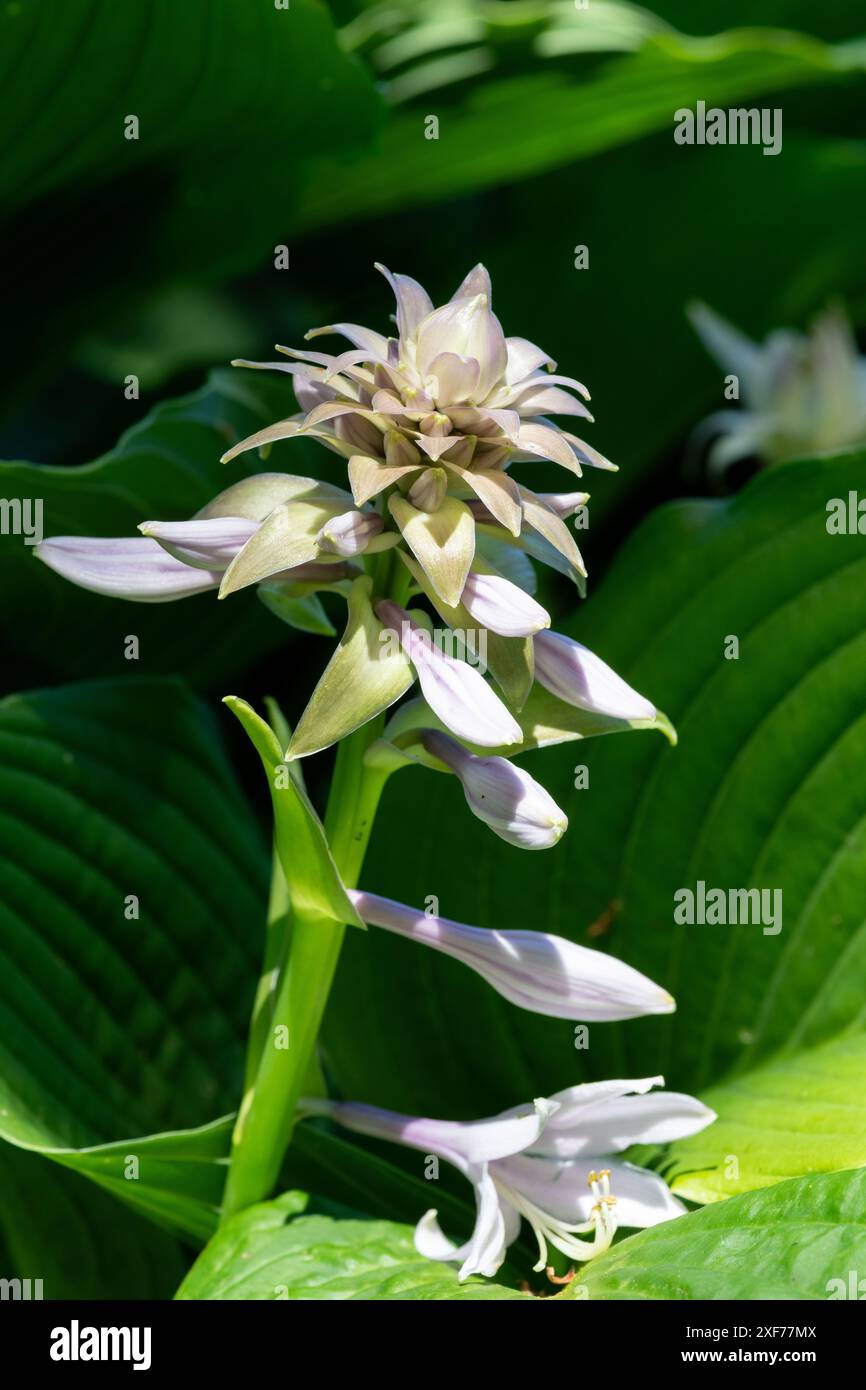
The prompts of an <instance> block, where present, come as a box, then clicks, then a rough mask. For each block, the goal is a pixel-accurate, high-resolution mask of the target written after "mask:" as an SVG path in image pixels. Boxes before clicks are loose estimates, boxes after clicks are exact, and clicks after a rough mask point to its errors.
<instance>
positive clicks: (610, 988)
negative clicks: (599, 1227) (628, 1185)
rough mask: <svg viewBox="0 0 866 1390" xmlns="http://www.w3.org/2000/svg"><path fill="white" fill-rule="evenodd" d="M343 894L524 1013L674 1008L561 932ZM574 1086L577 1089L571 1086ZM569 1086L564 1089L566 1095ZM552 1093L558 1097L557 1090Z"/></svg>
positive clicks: (614, 1015) (628, 970)
mask: <svg viewBox="0 0 866 1390" xmlns="http://www.w3.org/2000/svg"><path fill="white" fill-rule="evenodd" d="M349 897H350V898H351V899H352V901H353V903H354V905H355V907H356V908H357V909H358V913H359V915H360V916H361V917H362V918H363V919H364V921H365V922H368V923H369V924H370V925H372V926H376V927H381V928H382V929H383V930H384V931H391V932H394V933H395V934H396V935H398V936H406V937H408V938H409V939H410V940H412V941H417V942H420V943H421V944H423V945H425V946H430V947H431V948H432V949H433V950H434V951H441V952H442V953H443V954H444V955H447V956H451V957H453V958H454V959H455V960H459V961H462V962H463V964H464V965H468V966H469V968H470V969H471V970H475V971H476V972H477V973H478V974H479V975H481V976H482V978H483V979H485V980H486V981H487V983H488V984H489V985H491V986H492V987H493V988H494V989H495V990H496V991H497V993H499V994H501V995H502V996H503V997H504V998H505V999H508V1000H510V1001H511V1003H512V1004H517V1005H518V1006H519V1007H520V1008H522V1009H527V1010H528V1011H529V1012H530V1013H536V1014H544V1015H546V1016H547V1017H548V1018H568V1019H575V1020H581V1021H583V1022H588V1023H592V1022H604V1021H610V1020H616V1019H625V1018H640V1017H642V1016H643V1015H645V1014H660V1013H670V1012H671V1011H672V1010H673V1008H674V1001H673V999H672V998H671V996H670V995H669V994H668V993H667V992H666V991H665V990H663V989H661V988H660V987H659V986H658V985H656V984H654V983H653V981H652V980H649V979H647V977H646V976H645V975H641V974H640V973H639V972H638V971H637V970H633V969H632V967H631V966H630V965H626V964H625V963H624V962H623V961H620V960H617V959H616V958H615V957H614V956H608V955H606V954H605V953H604V952H603V951H593V950H591V949H590V948H589V947H588V946H579V945H577V943H576V942H573V941H567V940H566V939H565V938H564V937H560V936H549V935H548V934H547V933H545V932H536V931H491V930H488V929H485V928H483V927H470V926H466V925H465V924H464V923H462V922H452V921H449V920H448V919H447V918H445V917H430V916H428V915H427V914H426V913H425V912H419V911H417V910H416V909H415V908H412V907H407V906H405V905H404V904H403V903H398V902H393V901H392V900H391V899H389V898H381V897H379V896H378V895H377V894H375V893H356V892H350V894H349ZM624 1084H626V1085H628V1084H629V1083H624ZM576 1089H580V1088H572V1091H573V1090H576ZM572 1091H569V1092H565V1093H564V1094H565V1095H566V1096H567V1097H571V1096H572ZM552 1099H553V1100H554V1101H556V1102H557V1104H559V1101H560V1097H559V1096H553V1097H552ZM572 1103H573V1104H576V1102H574V1101H573V1100H572ZM586 1104H587V1106H588V1105H589V1101H587V1102H586ZM607 1152H611V1150H607Z"/></svg>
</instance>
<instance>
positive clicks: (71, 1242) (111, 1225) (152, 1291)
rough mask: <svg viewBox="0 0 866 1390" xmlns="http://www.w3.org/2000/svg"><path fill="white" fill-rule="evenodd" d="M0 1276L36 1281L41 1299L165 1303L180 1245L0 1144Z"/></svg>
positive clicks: (83, 1185) (180, 1265)
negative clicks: (0, 1247) (156, 1300)
mask: <svg viewBox="0 0 866 1390" xmlns="http://www.w3.org/2000/svg"><path fill="white" fill-rule="evenodd" d="M0 1234H2V1237H3V1244H4V1246H5V1249H4V1250H3V1256H4V1258H3V1261H2V1263H3V1274H4V1277H7V1278H15V1277H17V1278H19V1279H31V1280H32V1279H41V1280H42V1285H43V1287H42V1294H43V1297H44V1298H46V1299H58V1298H74V1299H82V1298H87V1299H89V1298H103V1299H104V1298H114V1299H151V1298H160V1299H161V1298H170V1297H171V1295H172V1294H173V1292H174V1290H175V1289H176V1288H177V1284H178V1281H179V1279H180V1278H181V1277H182V1275H183V1272H184V1270H185V1268H186V1264H187V1261H186V1260H185V1259H184V1257H183V1254H182V1252H181V1250H180V1248H179V1247H178V1245H177V1243H176V1242H175V1241H173V1240H172V1239H171V1237H170V1236H168V1235H166V1234H165V1233H164V1232H163V1231H159V1230H157V1229H156V1228H155V1227H154V1226H152V1225H150V1224H149V1223H148V1222H147V1221H143V1220H142V1219H141V1218H140V1217H138V1216H136V1215H135V1213H134V1212H131V1211H127V1210H124V1208H122V1207H120V1206H118V1204H117V1202H115V1201H114V1200H113V1198H111V1197H109V1196H107V1195H105V1194H104V1193H101V1192H97V1191H96V1190H95V1189H94V1187H93V1186H92V1184H89V1183H87V1182H86V1181H85V1180H84V1179H83V1178H81V1177H79V1176H77V1175H76V1174H75V1173H71V1172H67V1171H65V1170H64V1169H62V1168H60V1167H58V1165H57V1164H55V1163H49V1162H48V1160H47V1159H44V1158H40V1157H39V1155H38V1154H34V1153H23V1152H22V1151H21V1150H19V1149H15V1148H13V1147H12V1145H11V1144H0Z"/></svg>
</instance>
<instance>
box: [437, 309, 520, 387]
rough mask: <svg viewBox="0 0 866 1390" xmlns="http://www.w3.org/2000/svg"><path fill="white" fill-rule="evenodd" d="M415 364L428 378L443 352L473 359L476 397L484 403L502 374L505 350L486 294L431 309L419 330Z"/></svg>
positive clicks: (505, 355)
mask: <svg viewBox="0 0 866 1390" xmlns="http://www.w3.org/2000/svg"><path fill="white" fill-rule="evenodd" d="M417 341H418V347H417V353H416V362H417V366H418V370H419V371H420V372H421V374H422V376H425V377H426V376H427V375H428V374H429V372H430V370H431V366H432V363H433V361H434V359H435V358H437V357H438V356H439V354H440V353H443V352H453V353H456V354H457V355H458V356H459V357H474V359H475V361H476V362H477V363H478V367H479V379H478V388H477V389H478V396H479V399H481V400H483V399H484V397H485V396H486V395H488V393H489V392H490V391H491V390H492V388H493V387H494V386H495V385H496V383H497V382H498V381H499V379H500V378H501V377H502V376H503V375H504V372H505V367H506V365H507V362H508V349H507V348H506V346H505V335H504V333H503V332H502V326H501V324H500V322H499V320H498V318H497V317H496V315H495V314H494V313H493V311H492V310H491V308H490V301H489V299H488V296H487V295H486V294H475V295H471V296H467V297H466V298H462V299H454V300H451V302H450V303H448V304H445V305H443V307H442V308H441V309H434V310H433V312H432V313H431V314H428V315H427V317H426V318H425V319H424V321H423V322H422V323H421V324H420V326H419V328H418V340H417Z"/></svg>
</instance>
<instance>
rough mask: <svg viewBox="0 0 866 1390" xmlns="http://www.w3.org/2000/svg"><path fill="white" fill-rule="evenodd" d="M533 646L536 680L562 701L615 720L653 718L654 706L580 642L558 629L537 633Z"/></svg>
mask: <svg viewBox="0 0 866 1390" xmlns="http://www.w3.org/2000/svg"><path fill="white" fill-rule="evenodd" d="M533 645H534V647H535V676H536V680H537V681H538V682H539V683H540V684H541V685H543V686H544V688H545V690H549V691H550V692H551V694H552V695H556V696H557V697H558V698H559V699H560V700H564V701H565V702H566V704H569V705H575V706H577V708H578V709H585V710H589V711H590V712H591V713H593V714H608V715H611V716H612V717H613V718H616V719H629V720H631V719H641V720H643V719H648V720H653V719H655V717H656V708H655V705H653V704H651V703H650V701H649V700H647V699H645V698H644V696H643V695H639V694H638V692H637V691H636V690H633V689H632V688H631V686H630V685H626V683H625V681H624V680H623V679H622V678H621V677H620V676H618V675H617V674H616V671H614V670H613V669H612V668H611V667H610V666H608V665H607V663H606V662H604V661H602V659H601V657H599V656H596V655H595V652H591V651H590V650H589V648H588V647H584V646H582V645H581V644H580V642H575V641H574V640H573V639H572V638H571V637H566V636H565V635H564V634H563V633H561V632H539V633H536V635H535V637H534V639H533Z"/></svg>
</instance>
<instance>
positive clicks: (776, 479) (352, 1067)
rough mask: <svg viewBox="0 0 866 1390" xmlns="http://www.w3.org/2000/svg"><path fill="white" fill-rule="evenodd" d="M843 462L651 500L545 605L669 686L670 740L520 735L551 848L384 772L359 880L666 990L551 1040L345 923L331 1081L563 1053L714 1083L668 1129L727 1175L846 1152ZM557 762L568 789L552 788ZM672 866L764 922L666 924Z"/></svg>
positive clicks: (849, 1036) (831, 1158)
mask: <svg viewBox="0 0 866 1390" xmlns="http://www.w3.org/2000/svg"><path fill="white" fill-rule="evenodd" d="M864 462H866V460H864V456H863V455H862V454H852V455H846V456H835V457H832V456H831V457H826V458H823V459H817V460H814V461H803V462H799V463H795V464H790V465H787V466H785V467H783V468H779V469H776V470H772V471H769V472H767V473H764V474H763V475H761V476H759V477H758V478H756V479H755V480H754V481H753V482H752V483H751V484H750V485H749V486H748V487H747V488H745V489H744V490H743V492H741V493H740V494H739V495H738V496H736V497H734V498H732V499H731V500H729V501H725V502H686V503H682V504H678V505H671V506H668V507H665V508H663V509H661V510H659V511H658V512H656V513H654V514H653V515H652V516H651V517H650V518H649V519H648V520H647V521H646V522H645V523H644V524H643V526H641V527H640V528H639V530H638V531H637V532H636V533H635V534H634V536H633V537H632V538H631V539H630V541H629V543H628V544H627V546H626V547H625V549H624V550H623V552H622V553H621V555H620V557H619V559H618V561H617V562H616V563H615V565H614V566H613V568H612V570H611V571H610V573H609V574H608V576H607V577H606V579H605V582H604V584H603V586H602V587H601V589H600V591H599V593H598V594H597V595H596V596H595V597H594V598H593V599H591V600H590V601H589V603H588V605H587V607H586V609H585V611H584V612H583V613H582V614H581V615H580V617H579V618H578V619H577V620H576V621H575V622H574V623H573V625H572V631H573V633H574V635H576V636H578V637H579V638H580V640H582V641H585V642H586V643H587V644H588V645H589V646H590V647H592V648H593V649H594V650H596V651H598V652H599V653H600V654H601V655H603V656H604V657H605V659H607V660H609V661H610V662H611V664H612V665H613V666H614V667H615V669H617V670H618V671H620V672H621V673H622V674H623V675H624V676H625V677H626V679H628V680H629V682H630V683H632V684H633V685H635V686H636V687H637V688H638V689H639V690H641V691H642V692H644V693H645V694H647V695H649V696H650V697H651V698H653V699H656V700H658V702H659V703H660V704H663V705H664V707H665V708H666V709H667V710H669V712H670V714H671V716H672V718H673V720H674V722H675V723H676V726H677V728H678V731H679V734H680V742H679V746H678V747H677V748H676V749H672V748H669V747H668V746H667V745H666V744H665V743H664V741H663V740H661V739H658V738H651V737H648V736H640V737H638V736H636V737H631V736H630V737H628V738H621V739H615V738H614V739H600V740H594V741H593V742H592V743H591V744H580V745H578V748H577V751H576V750H575V746H574V745H566V746H565V747H563V748H554V749H548V750H544V751H542V752H541V753H539V754H538V755H536V756H535V757H532V758H529V759H527V766H530V767H531V768H532V770H533V772H534V774H535V775H536V776H538V777H539V778H540V779H541V780H542V781H543V782H544V783H545V784H546V785H547V786H548V787H550V789H551V791H552V793H553V795H554V796H555V797H556V799H557V801H558V802H559V803H560V804H561V805H562V806H563V808H564V809H565V810H566V811H567V813H568V815H569V820H570V829H569V833H568V835H567V836H566V837H565V838H564V839H563V841H562V842H561V844H560V845H559V846H557V847H556V848H555V849H554V850H552V851H550V852H548V853H546V854H544V855H537V856H521V855H520V854H518V853H517V852H515V851H514V850H512V849H506V848H503V849H502V850H500V848H499V846H498V845H496V844H493V843H491V841H490V839H489V837H488V838H485V836H484V832H483V830H482V829H481V827H478V828H477V829H476V827H475V826H474V824H472V823H471V822H470V821H469V819H468V817H467V816H466V814H465V810H464V809H463V808H462V807H461V806H460V804H459V801H460V798H459V795H455V792H454V788H453V787H452V786H451V785H450V782H449V779H445V778H435V777H432V776H431V775H430V774H429V773H425V772H424V771H421V770H418V769H413V770H411V771H407V772H401V773H400V774H399V776H397V777H395V778H393V779H392V782H391V785H390V786H389V789H388V793H387V796H386V800H385V803H384V806H383V810H382V813H381V820H380V822H379V825H378V827H377V832H376V835H375V837H374V848H373V851H372V855H371V859H370V862H369V864H368V868H367V870H366V872H365V875H364V886H365V887H369V888H371V889H378V890H381V891H384V892H387V893H389V894H390V895H391V896H394V897H397V898H400V899H402V900H404V901H407V902H410V903H414V904H416V905H419V906H420V905H423V904H424V902H425V899H426V898H427V896H428V895H430V894H436V895H438V896H439V907H440V911H441V912H442V913H444V914H447V915H449V916H453V917H457V918H459V919H461V920H464V921H468V922H473V923H479V924H481V925H484V926H488V927H508V926H511V927H516V926H526V925H530V924H532V925H538V926H539V927H542V928H545V929H547V930H550V931H553V932H556V933H559V934H562V935H564V936H567V937H570V938H571V939H573V940H576V941H579V942H581V943H583V944H589V945H595V946H598V947H607V948H609V949H612V950H613V951H614V952H615V953H616V955H618V956H620V957H622V958H624V959H625V960H627V961H628V962H629V963H630V964H632V965H634V966H635V967H637V968H638V969H640V970H642V971H644V972H646V973H647V974H648V975H650V976H651V977H652V978H653V979H655V980H657V981H658V982H659V983H660V984H662V985H663V986H665V987H666V988H668V989H670V990H671V991H672V993H674V995H675V996H676V998H677V1002H678V1011H677V1013H676V1014H675V1015H674V1016H673V1017H672V1018H665V1019H652V1020H638V1021H635V1022H630V1023H626V1024H619V1025H612V1024H608V1025H599V1026H593V1028H592V1029H591V1039H590V1046H589V1048H588V1050H575V1048H574V1046H573V1038H572V1037H571V1029H570V1027H569V1025H567V1024H562V1023H558V1022H555V1021H552V1020H547V1021H545V1020H541V1019H534V1018H532V1017H531V1016H529V1015H527V1014H525V1013H522V1012H520V1011H518V1010H516V1009H513V1008H510V1007H509V1006H508V1005H506V1004H504V1003H503V1002H502V1001H500V1000H499V999H498V998H497V997H496V996H494V995H493V994H492V992H491V991H490V990H488V989H486V988H485V986H484V985H483V984H481V983H480V982H478V981H476V980H475V979H473V978H471V977H469V976H468V974H467V972H465V971H461V969H460V967H459V966H457V965H455V964H452V963H451V962H447V961H441V960H439V959H438V958H436V957H433V956H432V955H431V953H426V952H424V951H423V950H422V949H420V948H418V947H417V946H413V945H411V944H408V943H405V942H400V941H393V940H391V939H390V938H383V937H382V936H381V935H379V934H377V933H376V932H375V931H371V932H370V933H369V934H368V939H367V940H365V941H364V942H359V941H358V942H356V941H352V940H350V941H348V942H347V943H346V948H345V957H344V960H343V962H341V970H340V975H339V979H338V987H337V993H336V996H335V1003H334V1007H333V1009H332V1011H331V1013H330V1015H329V1018H328V1038H329V1044H330V1060H331V1064H332V1066H333V1068H334V1072H335V1076H336V1079H337V1083H338V1085H339V1086H340V1088H341V1089H342V1090H343V1091H344V1092H345V1093H346V1094H349V1095H351V1096H352V1097H354V1098H357V1099H360V1100H371V1101H376V1102H377V1103H379V1104H385V1105H392V1106H394V1107H395V1108H398V1109H404V1110H405V1109H409V1110H412V1109H413V1108H414V1109H415V1110H416V1113H426V1114H440V1115H443V1116H445V1115H454V1116H458V1115H462V1116H467V1117H468V1116H470V1115H482V1114H489V1113H492V1112H494V1111H496V1110H497V1109H499V1108H501V1107H504V1106H507V1105H512V1104H515V1103H516V1102H518V1101H520V1100H524V1099H527V1098H528V1097H531V1096H534V1095H539V1094H549V1093H550V1092H552V1091H554V1090H556V1089H558V1088H559V1087H561V1086H564V1085H567V1084H570V1083H573V1082H575V1081H577V1080H580V1079H582V1078H597V1077H604V1076H612V1075H613V1076H634V1075H651V1074H654V1073H658V1072H660V1073H662V1074H664V1076H665V1078H666V1081H667V1084H668V1085H669V1086H673V1087H676V1088H677V1089H683V1090H687V1091H692V1092H703V1091H705V1090H706V1089H707V1088H708V1087H711V1086H712V1087H713V1088H714V1089H713V1090H711V1091H710V1092H709V1096H710V1099H711V1100H712V1099H716V1100H717V1101H718V1104H719V1105H720V1108H721V1113H722V1115H723V1120H724V1124H723V1125H720V1126H719V1127H718V1129H716V1130H714V1129H709V1130H707V1131H706V1133H705V1134H704V1135H703V1136H702V1137H701V1138H700V1139H699V1140H696V1141H695V1143H696V1148H695V1150H694V1153H693V1159H694V1164H695V1167H696V1169H698V1170H700V1171H703V1172H705V1171H706V1170H707V1169H710V1168H713V1169H715V1168H717V1167H719V1168H724V1167H725V1165H726V1164H727V1161H728V1158H729V1156H731V1155H733V1156H734V1157H735V1158H736V1159H737V1162H738V1164H739V1171H740V1173H741V1174H742V1175H744V1179H743V1180H744V1185H754V1183H755V1182H756V1181H768V1180H770V1179H771V1178H772V1177H774V1176H775V1177H779V1176H784V1175H786V1174H794V1173H799V1172H806V1171H811V1170H813V1169H829V1168H840V1167H843V1166H844V1165H846V1164H849V1165H850V1164H853V1163H857V1162H861V1161H862V1159H863V1157H866V1155H864V1154H863V1152H862V1146H861V1144H860V1139H859V1137H858V1134H857V1130H858V1124H859V1121H858V1115H859V1113H860V1112H859V1109H857V1108H855V1109H854V1110H853V1111H852V1110H846V1109H845V1108H844V1107H848V1106H854V1107H859V1105H860V1104H861V1101H860V1099H859V1091H857V1090H854V1089H852V1088H850V1087H849V1090H850V1092H851V1093H850V1094H849V1095H848V1096H847V1097H846V1096H844V1095H843V1094H842V1091H844V1089H845V1088H844V1087H841V1088H840V1086H839V1085H838V1084H836V1083H834V1082H833V1079H832V1072H833V1070H834V1067H835V1068H836V1070H837V1072H841V1071H842V1069H843V1062H844V1063H845V1065H847V1066H852V1065H855V1064H853V1063H851V1061H850V1059H851V1058H852V1057H855V1058H856V1056H857V1054H858V1050H862V1046H863V1033H864V1029H863V1020H864V1016H866V1015H864V1006H863V991H862V979H863V970H864V959H866V935H864V930H863V911H862V903H863V899H864V895H866V870H864V867H863V866H864V863H866V858H864V853H863V849H864V844H863V841H864V834H866V832H864V821H866V796H864V791H863V787H862V779H860V778H859V777H858V776H857V775H856V769H857V768H858V767H859V766H860V765H861V762H862V759H863V758H864V756H866V721H864V717H863V713H862V711H863V707H864V700H866V661H864V653H866V639H864V637H863V628H864V621H866V584H864V572H866V556H864V551H863V546H862V538H861V537H860V536H858V535H856V534H855V535H851V536H844V535H841V536H839V535H830V534H828V532H827V529H826V520H827V509H826V507H827V501H828V499H830V498H833V497H842V498H847V496H848V492H849V490H851V489H856V487H857V486H858V484H859V482H860V479H861V478H862V476H863V468H864ZM650 580H651V582H650ZM731 636H736V637H738V639H739V658H738V659H737V660H727V659H726V658H725V647H726V639H727V638H729V637H731ZM576 763H580V764H582V765H585V766H586V767H587V769H588V773H589V787H588V788H587V789H586V790H573V786H572V783H573V769H574V766H575V764H576ZM407 804H411V806H412V816H411V818H407V816H406V812H405V807H406V805H407ZM699 881H704V882H705V883H706V884H707V885H708V886H710V887H720V888H723V889H725V890H728V889H750V888H759V889H766V890H768V891H775V890H779V891H781V893H782V902H783V905H784V912H783V925H782V929H781V931H779V932H778V933H773V932H772V931H770V932H769V933H767V932H765V930H764V925H762V924H761V923H757V924H755V925H750V924H748V923H743V924H741V925H734V926H722V925H695V926H688V925H685V924H678V923H677V922H676V921H675V918H674V912H675V907H676V900H675V896H674V895H675V894H676V893H677V891H678V890H680V889H682V888H683V887H689V886H691V887H692V888H694V887H695V886H696V884H697V883H698V882H699ZM374 1019H375V1020H376V1022H375V1025H374ZM383 1022H384V1026H383ZM359 1037H363V1038H364V1040H365V1047H364V1048H360V1047H359V1046H358V1044H357V1039H358V1038H359ZM405 1037H411V1038H412V1040H413V1046H412V1047H411V1048H403V1049H402V1051H401V1066H400V1068H399V1069H395V1068H394V1067H393V1064H392V1060H391V1059H392V1057H393V1050H394V1048H395V1046H397V1045H398V1044H397V1039H402V1038H405ZM835 1040H838V1041H835ZM831 1043H833V1047H832V1048H831V1047H828V1050H827V1051H826V1052H822V1051H819V1049H821V1048H822V1045H823V1044H831ZM771 1059H773V1065H772V1066H770V1065H769V1063H770V1062H771ZM775 1059H778V1062H776V1060H775ZM719 1083H722V1089H721V1090H716V1089H715V1087H717V1086H718V1085H719ZM756 1097H757V1098H758V1099H756ZM769 1098H772V1104H771V1103H770V1099H769ZM840 1104H841V1105H842V1106H843V1109H842V1110H840V1109H839V1108H838V1107H839V1105H840ZM783 1108H784V1112H785V1120H784V1123H785V1125H786V1127H787V1128H788V1130H789V1131H790V1133H789V1134H788V1135H787V1136H786V1135H782V1136H779V1135H777V1134H776V1133H775V1126H776V1125H777V1124H778V1123H779V1117H780V1114H781V1112H782V1109H783ZM859 1128H860V1130H861V1131H862V1125H859ZM777 1141H778V1143H777ZM689 1152H690V1150H689V1149H688V1147H687V1146H685V1147H684V1149H683V1154H682V1162H681V1163H680V1162H679V1160H678V1167H677V1169H676V1170H675V1171H676V1172H677V1173H678V1174H679V1176H680V1178H681V1179H684V1177H685V1173H684V1169H685V1168H686V1166H687V1164H686V1159H687V1156H688V1153H689ZM773 1154H776V1155H777V1161H778V1163H779V1165H780V1166H779V1168H778V1169H776V1170H774V1169H773V1168H772V1164H771V1158H772V1155H773ZM749 1174H751V1178H750V1177H749V1176H748V1175H749ZM686 1190H688V1189H686ZM724 1190H730V1188H725V1189H724Z"/></svg>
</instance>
